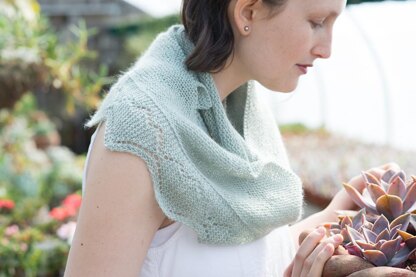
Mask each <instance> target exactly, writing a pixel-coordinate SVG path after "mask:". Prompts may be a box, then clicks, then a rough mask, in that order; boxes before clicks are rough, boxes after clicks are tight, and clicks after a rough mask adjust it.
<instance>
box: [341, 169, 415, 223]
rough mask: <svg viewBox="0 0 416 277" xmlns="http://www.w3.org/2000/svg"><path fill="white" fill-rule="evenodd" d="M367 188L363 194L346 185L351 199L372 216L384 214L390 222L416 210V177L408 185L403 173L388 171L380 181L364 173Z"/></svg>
mask: <svg viewBox="0 0 416 277" xmlns="http://www.w3.org/2000/svg"><path fill="white" fill-rule="evenodd" d="M362 174H363V177H364V180H365V183H366V188H365V189H364V190H363V193H362V194H361V193H360V192H359V191H357V190H356V189H355V188H354V187H353V186H351V185H349V184H344V188H345V190H346V191H347V192H348V194H349V195H350V197H351V199H352V200H353V201H354V202H355V203H356V204H357V205H358V206H359V207H360V208H365V209H366V210H367V212H369V213H372V214H383V215H384V216H385V217H386V218H387V219H388V220H389V221H392V220H394V219H395V218H397V217H399V216H400V215H402V214H404V213H411V212H413V211H415V210H416V177H414V176H412V180H410V181H409V182H408V185H406V182H405V180H406V175H405V173H404V172H403V171H398V172H396V171H393V170H388V171H387V172H386V173H385V174H384V175H383V176H382V177H381V179H380V180H379V179H378V178H376V177H374V176H373V175H371V174H370V173H368V172H363V173H362Z"/></svg>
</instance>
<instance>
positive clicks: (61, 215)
mask: <svg viewBox="0 0 416 277" xmlns="http://www.w3.org/2000/svg"><path fill="white" fill-rule="evenodd" d="M49 215H50V216H51V217H52V218H54V219H56V220H58V221H63V220H65V219H66V218H67V217H69V216H70V215H69V214H68V211H67V209H66V208H64V207H56V208H53V209H52V210H51V211H50V212H49Z"/></svg>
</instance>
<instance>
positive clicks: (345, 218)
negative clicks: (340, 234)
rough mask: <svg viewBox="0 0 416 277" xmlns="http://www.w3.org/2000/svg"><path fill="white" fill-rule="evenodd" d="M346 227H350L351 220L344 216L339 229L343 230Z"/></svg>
mask: <svg viewBox="0 0 416 277" xmlns="http://www.w3.org/2000/svg"><path fill="white" fill-rule="evenodd" d="M346 225H349V226H352V225H353V224H352V220H351V217H349V216H345V217H344V218H343V219H342V220H341V228H344V227H345V226H346Z"/></svg>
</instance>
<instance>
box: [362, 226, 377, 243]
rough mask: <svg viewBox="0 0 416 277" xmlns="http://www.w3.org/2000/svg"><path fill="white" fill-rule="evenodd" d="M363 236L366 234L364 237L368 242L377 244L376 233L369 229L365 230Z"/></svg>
mask: <svg viewBox="0 0 416 277" xmlns="http://www.w3.org/2000/svg"><path fill="white" fill-rule="evenodd" d="M363 234H364V237H365V239H366V241H367V242H371V243H376V239H377V234H376V233H374V232H373V231H371V230H369V229H367V228H364V229H363Z"/></svg>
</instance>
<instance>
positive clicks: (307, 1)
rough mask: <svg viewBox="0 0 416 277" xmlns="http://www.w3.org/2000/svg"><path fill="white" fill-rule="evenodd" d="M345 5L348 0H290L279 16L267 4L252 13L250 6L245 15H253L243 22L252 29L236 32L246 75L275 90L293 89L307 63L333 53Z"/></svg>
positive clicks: (239, 60) (308, 64) (238, 55)
mask: <svg viewBox="0 0 416 277" xmlns="http://www.w3.org/2000/svg"><path fill="white" fill-rule="evenodd" d="M345 4H346V0H288V2H287V3H286V4H285V6H283V7H282V10H281V11H280V12H278V13H277V14H276V15H271V16H270V7H269V6H267V5H265V4H261V5H260V6H259V7H258V8H257V10H254V12H253V10H252V12H251V13H250V10H249V8H248V10H246V11H242V12H241V13H240V14H241V15H242V17H247V18H248V19H250V16H251V21H247V22H244V23H243V24H246V25H248V26H249V28H250V29H249V31H248V32H246V33H239V34H238V35H236V41H235V42H236V43H235V58H236V59H237V60H238V63H239V64H240V65H241V69H242V70H244V72H243V74H246V75H247V77H248V78H249V79H254V80H257V81H258V82H259V83H261V84H262V85H263V86H265V87H267V88H269V89H271V90H276V91H281V92H289V91H293V90H294V89H295V88H296V86H297V83H298V79H299V77H300V76H301V75H302V74H305V73H306V71H307V66H311V65H312V64H313V62H314V60H315V59H317V58H328V57H329V56H330V55H331V40H332V27H333V25H334V22H335V19H336V18H337V16H338V15H339V14H340V13H341V11H342V10H343V8H344V7H345ZM238 16H239V14H238V13H237V16H236V17H238ZM243 19H244V18H243ZM237 21H238V20H237ZM237 21H236V22H237ZM240 23H241V22H240ZM236 24H238V23H236Z"/></svg>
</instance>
